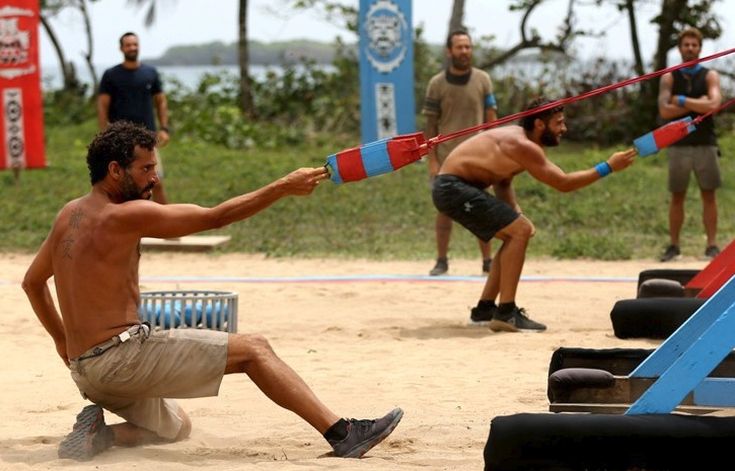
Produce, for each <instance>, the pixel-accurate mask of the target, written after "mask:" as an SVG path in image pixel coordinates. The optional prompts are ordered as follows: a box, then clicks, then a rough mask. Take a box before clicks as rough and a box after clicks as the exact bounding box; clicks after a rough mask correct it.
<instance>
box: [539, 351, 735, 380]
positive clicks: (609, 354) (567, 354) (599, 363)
mask: <svg viewBox="0 0 735 471" xmlns="http://www.w3.org/2000/svg"><path fill="white" fill-rule="evenodd" d="M564 350H565V351H564V354H563V355H562V356H561V361H560V362H558V363H553V361H552V363H551V364H550V365H549V371H550V374H551V373H554V372H556V371H559V370H562V369H564V368H592V369H597V370H605V371H607V372H609V373H610V374H613V375H615V376H628V375H630V373H631V372H632V371H633V370H634V369H635V368H636V367H637V366H638V365H640V364H641V362H642V361H643V360H644V359H645V357H646V356H647V355H646V354H645V352H643V351H642V349H628V350H630V352H632V353H629V352H626V351H625V349H608V350H596V349H582V348H580V349H574V350H578V351H574V350H572V349H568V348H567V349H564ZM639 350H640V351H641V353H639V354H637V355H634V354H633V353H638V352H639ZM652 352H653V350H650V351H649V355H650V353H652ZM552 367H553V368H556V369H554V370H552V369H551V368H552ZM710 377H712V378H735V352H730V354H729V355H728V356H727V357H726V358H725V359H724V360H722V363H720V364H719V365H718V366H717V368H715V369H714V371H712V373H711V374H710Z"/></svg>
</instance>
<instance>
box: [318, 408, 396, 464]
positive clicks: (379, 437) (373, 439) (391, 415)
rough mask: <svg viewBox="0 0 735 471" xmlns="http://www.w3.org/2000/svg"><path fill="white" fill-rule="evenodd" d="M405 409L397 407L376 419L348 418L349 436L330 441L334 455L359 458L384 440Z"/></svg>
mask: <svg viewBox="0 0 735 471" xmlns="http://www.w3.org/2000/svg"><path fill="white" fill-rule="evenodd" d="M402 417H403V411H402V410H401V409H400V408H395V409H393V410H392V411H390V412H388V414H387V415H386V416H385V417H381V418H380V419H374V420H357V419H349V420H347V436H346V437H345V438H344V439H343V440H341V441H331V440H330V441H329V444H330V445H332V449H333V450H334V456H339V457H341V458H359V457H361V456H362V455H364V454H365V453H367V452H368V450H370V449H371V448H372V447H374V446H375V445H377V444H378V443H380V442H382V441H383V440H384V439H385V438H386V437H387V436H388V435H390V434H391V432H392V431H393V430H394V429H395V428H396V426H398V422H400V421H401V418H402Z"/></svg>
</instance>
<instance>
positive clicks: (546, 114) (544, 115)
mask: <svg viewBox="0 0 735 471" xmlns="http://www.w3.org/2000/svg"><path fill="white" fill-rule="evenodd" d="M552 101H554V100H549V99H548V98H546V97H545V96H538V97H536V98H534V99H532V100H531V101H529V102H528V104H527V105H526V107H525V108H524V110H532V109H534V108H538V107H539V106H544V105H546V104H548V103H551V102H552ZM561 111H564V106H563V105H558V106H554V107H553V108H549V109H548V110H544V111H539V112H538V113H533V114H529V115H528V116H524V117H523V118H521V123H520V124H521V126H523V129H525V130H526V131H532V130H533V123H534V121H536V120H537V119H540V120H541V121H544V122H546V121H547V120H548V119H549V118H550V117H551V116H552V115H554V114H555V113H559V112H561Z"/></svg>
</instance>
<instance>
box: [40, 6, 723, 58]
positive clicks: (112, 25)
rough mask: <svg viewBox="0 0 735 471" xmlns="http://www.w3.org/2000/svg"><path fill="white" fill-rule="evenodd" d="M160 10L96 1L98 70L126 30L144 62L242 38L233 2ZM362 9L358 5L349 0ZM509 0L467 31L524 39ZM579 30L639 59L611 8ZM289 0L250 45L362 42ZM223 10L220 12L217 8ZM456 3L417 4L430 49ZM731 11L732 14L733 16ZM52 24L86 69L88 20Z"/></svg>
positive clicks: (589, 10)
mask: <svg viewBox="0 0 735 471" xmlns="http://www.w3.org/2000/svg"><path fill="white" fill-rule="evenodd" d="M157 1H158V3H159V10H158V16H157V20H156V23H155V24H154V25H153V26H151V27H145V26H144V24H143V23H144V12H143V11H142V10H138V9H136V8H135V7H134V6H132V3H131V2H130V1H129V0H98V1H96V2H89V6H90V15H91V20H92V31H93V37H94V53H93V61H94V62H95V64H98V65H112V64H115V63H118V62H120V61H121V58H122V56H121V53H120V51H119V49H118V38H119V37H120V35H121V34H122V33H124V32H126V31H134V32H136V33H137V34H138V36H139V38H140V47H141V57H142V58H143V59H145V58H150V57H158V56H159V55H161V54H163V52H164V51H165V50H166V49H167V48H168V47H170V46H175V45H182V44H200V43H205V42H210V41H222V42H225V43H231V42H233V41H235V40H236V39H237V13H238V12H237V8H238V2H236V1H234V0H157ZM344 3H352V4H353V5H355V6H357V4H358V1H357V0H353V1H352V2H350V1H348V0H344ZM509 3H510V2H509V1H506V0H492V1H488V0H466V1H465V25H466V26H467V27H468V28H469V30H470V32H471V33H472V35H473V37H475V38H479V37H480V36H487V35H494V36H495V41H494V45H496V46H499V47H510V46H512V45H513V44H515V43H516V42H517V41H518V39H519V37H520V34H519V32H518V25H519V23H520V18H521V15H520V13H518V12H510V11H508V5H509ZM567 3H568V0H547V1H546V2H545V4H542V6H541V7H539V8H537V10H536V11H535V12H534V14H533V15H532V16H531V21H530V25H531V26H532V27H533V28H536V29H538V31H539V32H540V34H541V35H542V37H544V38H548V39H551V38H553V36H554V34H555V31H556V29H557V27H558V26H559V25H560V24H561V20H562V19H563V16H564V13H565V11H566V6H567ZM578 3H580V4H582V5H586V6H583V7H582V8H580V10H579V12H580V14H579V17H578V25H579V26H580V27H589V28H594V29H595V30H598V31H600V30H604V31H607V32H608V33H607V36H606V37H604V38H585V39H581V40H578V41H577V44H578V46H577V50H576V52H577V55H578V57H581V58H585V57H591V56H596V55H599V54H600V51H605V54H606V56H607V57H609V58H626V59H628V58H630V57H632V52H631V50H632V49H631V46H630V35H629V32H628V23H627V18H626V17H625V16H624V15H623V14H622V13H619V12H618V11H617V10H616V9H614V8H612V7H597V6H594V5H593V2H592V1H591V0H587V1H586V2H578ZM641 3H642V6H641V9H640V11H639V12H638V29H639V35H640V38H641V43H642V53H643V56H644V59H645V60H650V59H651V58H652V56H653V53H654V51H655V45H656V39H657V31H656V29H655V28H654V27H653V26H652V25H650V23H649V21H650V19H651V18H652V17H653V16H655V15H656V14H657V12H658V10H659V8H660V1H659V0H650V1H648V2H641ZM287 4H288V1H287V0H249V5H250V7H249V12H248V14H249V18H248V29H249V36H250V38H251V39H256V40H260V41H266V42H268V41H284V40H292V39H313V40H320V41H326V42H331V41H333V40H334V39H335V38H336V37H337V36H341V37H343V38H344V39H345V40H347V41H349V42H353V41H354V40H355V36H354V35H353V34H352V33H350V32H348V31H345V30H343V29H340V28H339V27H337V26H336V25H332V24H330V23H329V22H328V21H327V20H326V19H324V18H323V17H322V16H319V15H317V14H316V13H314V12H310V11H294V10H289V9H287V8H285V5H287ZM214 5H216V7H217V8H213V6H214ZM451 8H452V1H451V0H413V4H412V10H413V13H412V14H413V23H414V27H415V26H418V25H422V26H423V28H424V33H425V34H424V37H425V38H426V40H428V41H429V42H430V43H437V44H441V43H443V42H444V40H445V37H446V34H447V28H448V22H449V20H448V19H449V15H450V13H451ZM716 9H717V10H716V11H717V12H718V13H719V14H720V17H721V22H722V27H723V30H724V34H723V36H722V37H721V38H720V39H719V40H717V41H706V42H705V44H704V47H703V50H702V55H709V54H712V53H715V52H718V51H721V50H724V49H729V48H733V47H735V29H734V28H735V15H733V14H732V12H733V11H735V0H721V1H720V2H719V3H718V4H717V7H716ZM725 12H730V15H726V14H725ZM51 23H52V25H53V27H54V29H55V30H56V32H57V35H58V36H59V38H60V40H61V43H62V44H63V46H64V49H65V51H66V54H67V59H68V60H73V61H74V62H76V63H77V64H78V65H81V64H82V63H83V59H82V53H83V51H85V49H86V37H85V35H84V29H83V22H82V18H81V15H80V14H79V13H78V12H76V11H75V10H72V9H67V10H64V11H62V13H61V14H60V15H58V16H56V17H54V18H52V20H51ZM679 60H680V58H679V57H678V54H677V53H676V51H675V50H674V51H672V52H671V55H670V56H669V62H670V63H676V62H677V61H679ZM41 64H43V65H44V68H45V67H56V66H58V62H57V59H56V55H55V54H54V51H53V48H52V46H51V43H50V41H49V40H48V37H47V35H46V34H45V32H43V31H42V33H41Z"/></svg>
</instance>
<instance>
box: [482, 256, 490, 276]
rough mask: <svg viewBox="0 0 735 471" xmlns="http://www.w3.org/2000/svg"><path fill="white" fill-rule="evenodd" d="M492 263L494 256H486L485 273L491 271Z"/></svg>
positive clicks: (483, 263) (483, 262) (483, 267)
mask: <svg viewBox="0 0 735 471" xmlns="http://www.w3.org/2000/svg"><path fill="white" fill-rule="evenodd" d="M492 264H493V259H492V258H486V259H485V260H483V261H482V272H483V273H485V274H488V273H490V267H491V266H492Z"/></svg>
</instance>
